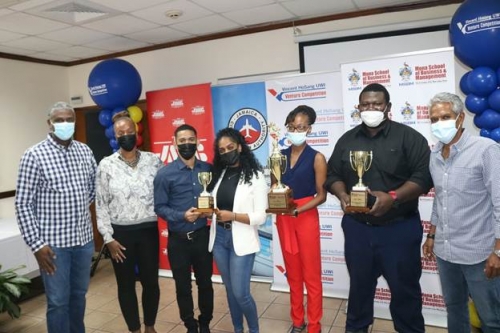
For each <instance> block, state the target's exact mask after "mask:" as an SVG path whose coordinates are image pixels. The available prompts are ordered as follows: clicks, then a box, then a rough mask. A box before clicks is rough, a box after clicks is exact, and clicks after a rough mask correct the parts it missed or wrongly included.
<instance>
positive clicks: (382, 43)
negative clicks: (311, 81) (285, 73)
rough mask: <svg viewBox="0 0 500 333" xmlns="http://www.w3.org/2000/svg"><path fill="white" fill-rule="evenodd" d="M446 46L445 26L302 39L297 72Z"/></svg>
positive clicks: (446, 28) (332, 68) (334, 69)
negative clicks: (313, 39) (330, 37)
mask: <svg viewBox="0 0 500 333" xmlns="http://www.w3.org/2000/svg"><path fill="white" fill-rule="evenodd" d="M449 46H450V43H449V38H448V25H439V26H432V27H425V28H414V29H407V30H398V31H388V32H380V33H372V34H365V35H357V36H348V37H340V38H332V39H325V40H318V41H309V42H301V43H299V52H300V54H299V57H300V71H301V73H306V72H307V73H311V72H324V71H327V72H330V71H338V70H340V64H342V63H346V62H353V61H358V60H364V59H373V58H379V57H382V56H387V55H390V54H400V53H407V52H413V51H422V50H429V49H437V48H443V47H449Z"/></svg>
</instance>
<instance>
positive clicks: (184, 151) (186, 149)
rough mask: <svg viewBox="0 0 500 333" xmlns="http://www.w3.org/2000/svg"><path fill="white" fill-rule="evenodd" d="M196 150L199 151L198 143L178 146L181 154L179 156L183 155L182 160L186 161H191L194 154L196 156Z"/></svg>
mask: <svg viewBox="0 0 500 333" xmlns="http://www.w3.org/2000/svg"><path fill="white" fill-rule="evenodd" d="M196 150H197V145H196V143H183V144H180V145H177V151H178V152H179V155H181V156H182V158H183V159H185V160H190V159H191V157H193V156H194V154H196Z"/></svg>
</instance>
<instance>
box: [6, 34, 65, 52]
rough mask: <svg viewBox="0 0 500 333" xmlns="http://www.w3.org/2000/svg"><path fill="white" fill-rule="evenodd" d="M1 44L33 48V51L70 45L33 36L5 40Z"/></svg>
mask: <svg viewBox="0 0 500 333" xmlns="http://www.w3.org/2000/svg"><path fill="white" fill-rule="evenodd" d="M3 45H6V46H9V47H17V48H20V49H27V50H34V51H49V50H57V49H60V48H67V47H70V46H71V45H68V44H65V43H59V42H54V41H52V40H47V39H43V38H39V37H33V36H32V37H25V38H21V39H16V40H12V41H9V42H5V43H3Z"/></svg>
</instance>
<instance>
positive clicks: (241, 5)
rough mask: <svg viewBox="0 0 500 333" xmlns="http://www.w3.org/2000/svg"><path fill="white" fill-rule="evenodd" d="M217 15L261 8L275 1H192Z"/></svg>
mask: <svg viewBox="0 0 500 333" xmlns="http://www.w3.org/2000/svg"><path fill="white" fill-rule="evenodd" d="M191 1H192V2H194V3H196V4H198V5H200V6H202V7H205V8H207V9H209V10H211V11H213V12H215V13H226V12H230V11H234V10H240V9H247V8H252V7H259V6H263V5H269V4H273V3H275V1H274V0H245V1H242V0H240V1H235V0H191Z"/></svg>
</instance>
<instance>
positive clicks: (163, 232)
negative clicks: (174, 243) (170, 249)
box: [160, 229, 168, 238]
mask: <svg viewBox="0 0 500 333" xmlns="http://www.w3.org/2000/svg"><path fill="white" fill-rule="evenodd" d="M160 236H161V237H165V238H166V237H168V229H163V230H162V231H161V232H160Z"/></svg>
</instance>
